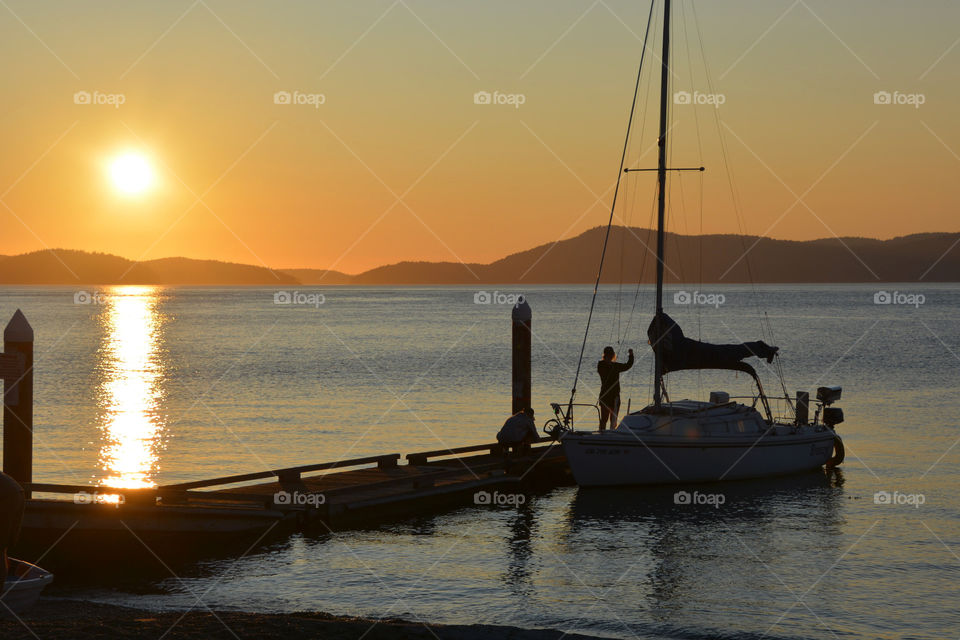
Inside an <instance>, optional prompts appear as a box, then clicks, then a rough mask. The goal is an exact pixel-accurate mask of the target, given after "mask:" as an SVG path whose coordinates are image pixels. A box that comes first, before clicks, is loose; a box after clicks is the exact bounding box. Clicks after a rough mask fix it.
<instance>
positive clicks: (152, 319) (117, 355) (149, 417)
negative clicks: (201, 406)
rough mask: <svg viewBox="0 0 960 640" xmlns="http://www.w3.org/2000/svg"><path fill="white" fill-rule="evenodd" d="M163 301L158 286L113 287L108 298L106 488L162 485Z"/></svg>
mask: <svg viewBox="0 0 960 640" xmlns="http://www.w3.org/2000/svg"><path fill="white" fill-rule="evenodd" d="M159 303H160V289H159V288H157V287H149V286H122V287H113V288H111V289H109V290H107V291H106V292H105V295H104V296H103V304H104V306H105V308H104V310H103V311H102V313H101V314H100V322H101V324H102V328H103V331H104V341H103V344H102V346H101V348H100V351H99V354H98V361H97V376H98V380H99V384H98V388H97V402H98V405H99V419H98V423H99V424H98V427H99V429H100V432H101V444H100V447H101V448H100V453H99V456H98V467H99V469H100V474H101V478H100V484H101V485H104V486H108V487H119V488H129V489H135V488H145V487H154V486H156V481H155V477H156V473H157V470H158V462H159V455H158V454H159V450H160V448H161V446H162V442H163V437H164V435H165V431H166V417H165V414H164V412H163V409H162V403H163V397H164V391H163V388H164V387H163V378H164V362H163V358H162V357H161V353H160V351H161V348H160V343H161V335H160V334H161V331H162V327H163V323H164V318H163V316H162V314H161V313H160V311H159V309H158V305H159ZM113 499H114V500H118V498H116V497H114V498H113ZM107 501H110V499H109V497H108V499H107Z"/></svg>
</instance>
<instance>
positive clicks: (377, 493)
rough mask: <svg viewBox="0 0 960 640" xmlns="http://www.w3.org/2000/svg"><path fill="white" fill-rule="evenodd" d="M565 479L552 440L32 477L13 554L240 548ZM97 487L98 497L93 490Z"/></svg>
mask: <svg viewBox="0 0 960 640" xmlns="http://www.w3.org/2000/svg"><path fill="white" fill-rule="evenodd" d="M570 483H572V479H571V476H570V473H569V469H568V467H567V464H566V459H565V458H564V456H563V453H562V450H561V449H560V447H559V446H558V445H557V444H556V443H554V442H553V441H550V440H547V439H544V440H541V441H539V442H537V443H535V444H534V445H533V446H531V448H530V449H529V451H527V452H525V453H524V454H522V455H518V454H516V453H511V454H509V455H507V454H506V452H505V451H504V450H503V449H502V448H501V447H500V445H498V444H482V445H476V446H469V447H459V448H454V449H444V450H437V451H426V452H418V453H412V454H407V455H406V456H401V455H400V454H399V453H390V454H385V455H379V456H371V457H365V458H355V459H351V460H338V461H334V462H326V463H320V464H312V465H304V466H300V467H288V468H283V469H271V470H268V471H261V472H256V473H248V474H241V475H234V476H224V477H220V478H212V479H208V480H197V481H193V482H184V483H178V484H171V485H163V486H159V487H156V488H150V489H119V488H110V487H93V486H84V485H60V484H49V483H30V485H29V487H27V488H28V489H29V490H30V491H31V492H32V493H33V494H34V496H37V495H38V494H40V495H43V494H47V495H51V496H55V495H59V496H63V495H64V494H69V495H70V498H69V499H63V498H62V497H61V498H59V499H57V498H45V497H34V498H31V499H30V500H28V501H27V506H26V510H25V513H24V518H23V525H22V532H21V537H20V543H19V544H18V546H17V547H16V548H15V550H14V554H15V555H17V557H22V558H24V559H26V560H29V561H40V562H42V563H43V564H44V565H46V566H49V567H52V568H54V569H56V570H59V571H64V570H67V571H69V570H71V569H76V568H84V569H85V568H86V567H88V566H89V560H90V559H91V558H90V555H91V549H103V550H109V552H110V555H111V558H112V560H113V561H114V562H118V563H119V564H121V565H124V566H127V567H129V568H134V567H140V566H141V565H143V564H144V563H146V564H148V565H150V564H152V565H155V567H154V568H158V567H162V568H166V567H169V566H173V565H176V564H180V563H182V562H184V561H189V560H193V559H197V558H201V557H205V556H208V555H211V553H212V554H213V555H223V554H227V555H229V554H231V553H234V554H235V553H243V552H245V551H246V550H247V549H249V548H250V547H251V546H256V545H258V544H264V543H266V542H270V541H274V540H276V539H278V538H280V537H284V536H288V535H290V534H291V533H295V532H298V531H302V532H307V533H327V532H331V531H335V530H338V529H349V528H357V527H366V526H373V525H376V524H379V523H383V522H386V521H391V520H398V519H403V518H407V517H411V516H414V515H422V514H428V513H438V512H441V511H443V510H446V509H450V508H458V507H465V506H475V507H476V508H496V507H497V506H498V500H499V504H508V505H509V504H512V503H513V502H515V499H513V498H512V497H511V496H517V495H524V496H526V495H527V494H530V493H534V492H538V491H544V490H546V489H550V488H553V487H556V486H560V485H565V484H570ZM94 491H96V492H99V495H95V494H94V493H93V492H94Z"/></svg>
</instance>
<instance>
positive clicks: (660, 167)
mask: <svg viewBox="0 0 960 640" xmlns="http://www.w3.org/2000/svg"><path fill="white" fill-rule="evenodd" d="M669 61H670V0H664V2H663V51H662V53H661V56H660V137H659V139H658V140H657V144H658V145H659V155H658V158H657V314H656V316H654V323H655V324H654V335H655V336H656V338H657V339H656V342H655V343H654V345H653V356H654V374H653V375H654V378H653V405H654V406H655V407H659V406H660V397H661V395H662V392H663V357H662V356H663V354H662V353H661V351H662V348H663V347H662V344H661V343H662V342H663V340H662V336H663V329H664V327H662V326H661V323H662V317H663V264H664V262H663V261H664V238H663V226H664V208H665V204H666V198H667V91H668V84H669V80H670V66H669Z"/></svg>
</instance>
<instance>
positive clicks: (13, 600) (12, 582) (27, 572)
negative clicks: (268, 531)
mask: <svg viewBox="0 0 960 640" xmlns="http://www.w3.org/2000/svg"><path fill="white" fill-rule="evenodd" d="M7 571H8V573H7V580H6V582H4V584H3V592H2V593H0V603H2V605H0V615H5V614H7V615H8V614H9V613H10V611H13V612H14V613H20V612H21V611H24V610H26V609H29V608H30V607H32V606H33V605H34V604H36V602H37V599H38V598H39V597H40V593H41V592H42V591H43V590H44V589H45V588H46V587H47V585H48V584H50V583H51V582H53V574H52V573H50V572H49V571H47V570H46V569H41V568H40V567H38V566H36V565H34V564H30V563H29V562H24V561H23V560H15V559H13V558H10V559H8V561H7ZM3 605H6V606H3ZM8 609H9V611H8Z"/></svg>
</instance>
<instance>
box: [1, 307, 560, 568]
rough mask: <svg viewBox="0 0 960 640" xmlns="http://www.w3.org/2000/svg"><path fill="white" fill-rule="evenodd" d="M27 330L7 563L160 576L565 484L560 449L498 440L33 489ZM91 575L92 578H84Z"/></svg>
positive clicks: (516, 333)
mask: <svg viewBox="0 0 960 640" xmlns="http://www.w3.org/2000/svg"><path fill="white" fill-rule="evenodd" d="M511 320H512V322H511V327H512V374H513V375H512V407H513V410H512V413H514V414H515V413H517V412H519V411H522V410H524V409H525V408H526V407H530V406H531V383H530V379H531V375H530V372H531V353H530V352H531V343H532V331H531V320H532V314H531V311H530V307H529V305H528V304H527V303H526V302H525V301H524V302H520V303H518V304H517V305H516V306H514V307H513V310H512V312H511ZM33 340H34V335H33V329H32V328H31V327H30V323H29V322H27V319H26V317H25V316H24V315H23V313H21V312H20V310H19V309H18V310H17V312H16V313H15V314H14V316H13V318H12V319H11V320H10V322H9V324H8V325H7V327H6V329H5V331H4V352H3V353H0V378H2V379H3V382H4V396H3V423H4V424H3V427H4V428H3V468H4V471H5V472H6V473H8V474H9V475H10V476H11V477H13V479H14V480H16V481H17V482H19V483H20V485H21V487H22V488H23V490H24V495H25V497H26V505H25V509H24V514H23V521H22V527H21V533H20V539H19V542H18V543H17V545H16V546H14V548H13V549H12V553H13V555H15V556H16V557H19V558H23V559H25V560H28V561H30V562H34V563H36V564H42V565H43V566H45V567H47V568H50V569H53V570H55V571H57V572H60V573H63V572H64V571H67V572H69V571H70V570H71V569H82V570H83V571H84V575H86V576H88V577H90V576H94V575H97V574H99V573H103V572H104V571H105V570H109V569H130V570H132V571H136V572H142V570H143V568H144V567H145V566H152V567H153V568H154V569H159V570H161V571H167V572H169V571H172V569H171V567H172V566H174V565H176V564H180V563H182V562H184V561H193V560H196V559H199V558H203V557H208V556H210V555H229V554H237V553H239V554H245V553H248V552H250V551H251V550H252V549H254V548H256V547H257V546H258V545H262V544H264V543H267V542H270V541H273V540H276V539H278V538H281V537H283V536H288V535H290V534H291V533H295V532H305V533H308V534H314V533H320V534H323V533H329V532H331V531H335V530H337V529H347V528H355V527H366V526H373V525H376V524H379V523H382V522H385V521H389V520H396V519H401V518H407V517H410V516H412V515H417V514H430V513H437V512H439V511H441V510H444V509H449V508H456V507H462V506H477V507H478V508H490V507H497V506H500V505H510V506H513V505H517V504H522V503H523V502H524V500H522V499H520V496H525V495H527V494H529V493H532V492H536V491H542V490H545V489H549V488H552V487H556V486H559V485H563V484H572V483H573V480H572V476H571V474H570V471H569V468H568V466H567V461H566V458H565V457H564V455H563V452H562V450H561V448H560V446H559V445H558V443H556V442H554V441H552V440H549V439H546V438H541V439H538V440H536V441H535V442H533V443H531V444H530V445H529V446H526V447H525V449H524V450H523V451H522V452H520V453H518V452H516V451H514V452H511V453H509V454H508V453H507V452H506V451H505V450H504V449H503V447H501V445H499V444H496V443H490V444H481V445H476V446H468V447H459V448H453V449H440V450H436V451H422V452H418V453H411V454H407V455H406V456H401V454H399V453H389V454H384V455H378V456H370V457H365V458H355V459H351V460H335V461H333V462H324V463H319V464H311V465H304V466H300V467H288V468H284V469H271V470H268V471H259V472H255V473H247V474H241V475H234V476H225V477H221V478H212V479H208V480H197V481H192V482H182V483H179V484H170V485H163V486H159V487H152V488H145V489H124V488H119V487H104V486H92V485H68V484H53V483H43V482H33V429H34V427H33V376H34V367H33V346H34V345H33ZM91 568H94V571H92V572H91V571H90V569H91Z"/></svg>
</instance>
